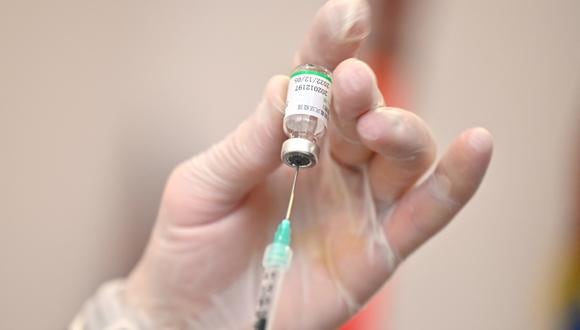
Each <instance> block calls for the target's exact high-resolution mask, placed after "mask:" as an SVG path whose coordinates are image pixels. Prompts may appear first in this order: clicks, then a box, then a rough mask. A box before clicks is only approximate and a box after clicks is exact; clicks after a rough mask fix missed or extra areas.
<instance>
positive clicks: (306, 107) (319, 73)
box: [281, 64, 332, 167]
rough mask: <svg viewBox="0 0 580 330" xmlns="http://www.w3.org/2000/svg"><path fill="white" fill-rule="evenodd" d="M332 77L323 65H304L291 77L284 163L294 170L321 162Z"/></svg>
mask: <svg viewBox="0 0 580 330" xmlns="http://www.w3.org/2000/svg"><path fill="white" fill-rule="evenodd" d="M331 86H332V74H331V72H330V71H329V70H327V69H326V68H324V67H322V66H318V65H314V64H303V65H300V66H298V67H297V68H296V69H295V70H294V71H293V72H292V74H291V75H290V82H289V84H288V95H287V97H286V108H285V110H284V132H285V133H286V135H287V136H288V139H287V140H286V141H285V142H284V144H283V145H282V152H281V157H282V161H283V162H284V163H286V164H287V165H288V166H291V167H312V166H314V165H316V163H317V162H318V156H319V154H320V148H319V146H318V142H319V141H320V139H321V138H322V136H324V133H325V132H326V126H327V123H328V116H329V112H330V97H331V95H330V91H331Z"/></svg>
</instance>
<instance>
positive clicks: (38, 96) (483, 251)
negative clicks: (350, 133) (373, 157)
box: [0, 0, 580, 330]
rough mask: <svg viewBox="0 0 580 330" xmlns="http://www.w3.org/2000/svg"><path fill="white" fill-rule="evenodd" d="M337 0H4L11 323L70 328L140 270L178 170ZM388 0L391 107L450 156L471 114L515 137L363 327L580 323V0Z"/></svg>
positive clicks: (379, 25) (2, 238)
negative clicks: (108, 290) (167, 185)
mask: <svg viewBox="0 0 580 330" xmlns="http://www.w3.org/2000/svg"><path fill="white" fill-rule="evenodd" d="M323 2H324V1H321V0H317V1H265V0H247V1H243V2H242V1H233V0H230V1H203V2H202V1H185V0H181V1H178V0H169V1H135V0H125V1H72V0H55V1H50V2H48V1H40V0H21V1H8V0H0V150H2V153H1V155H0V160H1V161H0V169H1V171H0V223H1V226H0V260H2V262H1V265H0V280H1V281H0V311H2V312H1V314H2V317H0V329H62V328H64V327H65V326H66V325H67V324H68V322H69V321H70V320H71V319H72V317H73V316H74V314H75V313H76V312H77V311H78V309H79V308H80V306H81V304H82V302H83V301H84V300H85V299H87V298H88V297H90V296H91V295H92V294H93V293H94V290H95V289H96V288H97V287H98V285H99V284H100V283H102V282H104V281H106V280H108V279H112V278H115V277H120V276H124V275H126V274H127V272H128V271H129V270H130V269H131V267H132V266H133V265H134V263H135V262H136V260H137V258H138V257H139V255H140V253H141V251H142V249H143V247H144V245H145V243H146V239H147V236H148V233H149V231H150V229H151V225H152V223H153V221H154V219H155V216H156V210H157V207H158V201H159V198H160V195H161V192H162V188H163V185H164V181H165V178H166V177H167V175H168V173H169V172H170V171H171V169H172V168H173V166H174V165H175V164H177V163H178V162H180V161H181V160H183V159H185V158H188V157H190V156H192V155H193V154H195V153H198V152H200V151H201V150H203V149H205V148H207V147H208V146H210V145H211V144H212V143H215V142H216V141H218V140H219V139H221V138H222V137H223V136H224V135H226V133H227V132H229V131H230V130H232V129H233V128H234V127H235V126H236V125H237V124H238V123H239V122H240V121H241V120H242V119H243V118H245V117H246V116H247V115H248V114H250V113H251V112H252V111H253V109H254V107H255V106H256V105H257V103H258V101H259V98H260V95H261V91H262V86H263V84H264V83H265V82H266V80H267V79H268V78H269V77H270V76H272V75H274V74H277V73H288V72H289V71H290V70H291V67H290V64H291V60H292V56H293V53H294V50H295V49H296V48H297V47H298V45H299V44H300V42H301V39H302V36H303V35H304V33H305V31H306V30H307V28H308V24H307V23H308V22H310V20H311V19H312V17H313V15H314V13H315V12H316V9H317V8H318V7H319V6H320V5H321V4H322V3H323ZM372 5H373V16H374V25H375V32H374V34H373V35H372V36H371V38H370V39H369V40H370V41H369V44H368V45H367V47H366V48H365V50H364V51H363V52H362V53H361V57H363V58H365V59H367V60H368V61H369V62H370V63H371V64H372V65H373V66H374V67H375V69H376V70H377V74H378V75H379V78H380V81H381V86H382V88H383V90H384V92H385V94H386V95H387V103H388V104H391V105H399V106H405V107H406V108H409V109H412V110H413V111H416V112H417V113H419V114H420V115H421V116H423V117H424V118H425V119H426V121H427V122H428V123H429V124H430V125H431V127H432V129H433V132H434V135H435V137H436V139H437V141H438V143H439V147H440V150H441V151H442V150H444V149H445V148H446V146H447V145H449V143H450V142H451V140H452V139H453V137H455V136H456V135H457V134H458V133H459V132H460V131H461V130H463V129H464V128H467V127H471V126H483V127H486V128H488V129H489V130H490V131H491V132H492V133H493V134H494V136H495V145H496V149H495V153H494V158H493V160H492V163H491V167H490V170H489V172H488V174H487V177H486V180H484V183H483V185H482V187H481V188H480V190H479V192H478V193H477V194H476V196H475V197H474V199H473V201H472V202H471V203H470V204H469V205H468V206H467V207H466V208H465V209H464V210H463V211H462V212H461V213H460V214H459V216H458V217H457V218H456V220H455V221H454V222H453V223H452V224H451V225H450V226H448V227H447V228H446V229H444V230H443V232H442V233H441V234H440V235H438V236H437V237H436V238H434V239H432V240H431V241H429V242H428V243H427V244H426V245H425V246H424V247H422V248H421V249H420V250H419V251H418V252H416V253H415V255H413V256H412V257H411V258H409V259H408V260H407V261H406V262H405V263H404V264H403V265H402V266H401V268H400V269H399V271H398V272H397V273H396V275H395V276H394V278H393V280H392V281H391V282H390V284H389V285H387V287H386V288H385V290H384V292H382V293H381V294H380V295H379V296H378V297H377V299H376V300H375V301H374V302H373V303H372V304H371V305H369V307H368V308H367V309H366V310H365V311H363V315H362V316H359V317H358V319H357V320H354V321H352V322H351V324H350V325H349V326H347V327H348V328H349V329H401V330H419V329H482V330H483V329H506V330H507V329H577V328H573V326H572V325H571V321H570V320H571V318H572V317H573V316H572V315H573V312H572V311H573V309H574V306H576V307H575V308H578V306H579V304H580V303H579V302H578V301H579V300H580V295H579V294H578V292H580V291H578V288H579V287H580V285H579V282H580V253H579V252H580V243H579V242H580V210H579V209H580V208H579V207H578V204H579V203H580V189H578V187H580V175H579V174H578V173H580V147H579V146H580V134H579V130H578V125H579V124H580V33H579V31H580V2H578V1H575V0H559V1H549V0H509V1H505V0H488V1H459V0H440V1H410V0H409V1H394V0H389V1H387V0H385V1H379V0H373V2H372ZM228 101H229V102H228ZM575 208H576V211H575ZM575 212H576V213H575ZM574 271H575V272H576V275H574ZM575 290H576V291H575ZM347 327H345V328H347Z"/></svg>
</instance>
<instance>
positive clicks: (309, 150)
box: [280, 138, 320, 167]
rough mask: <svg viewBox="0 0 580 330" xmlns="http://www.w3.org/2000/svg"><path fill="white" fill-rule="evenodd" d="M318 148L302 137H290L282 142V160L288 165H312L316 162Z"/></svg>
mask: <svg viewBox="0 0 580 330" xmlns="http://www.w3.org/2000/svg"><path fill="white" fill-rule="evenodd" d="M319 153H320V149H319V148H318V146H317V145H316V143H314V141H310V140H308V139H304V138H290V139H288V140H286V141H284V144H282V153H281V155H280V156H281V157H282V161H283V162H284V163H285V164H286V165H288V166H290V167H312V166H314V165H316V163H317V162H318V155H319Z"/></svg>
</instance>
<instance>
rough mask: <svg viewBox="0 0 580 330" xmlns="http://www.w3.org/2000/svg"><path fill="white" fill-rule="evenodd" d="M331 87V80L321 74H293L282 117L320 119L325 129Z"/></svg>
mask: <svg viewBox="0 0 580 330" xmlns="http://www.w3.org/2000/svg"><path fill="white" fill-rule="evenodd" d="M331 85H332V78H330V76H328V75H327V74H325V73H322V72H318V71H313V70H302V71H298V72H295V73H293V74H292V76H290V83H289V86H288V96H287V97H286V110H285V111H284V116H285V117H287V116H291V115H296V114H303V115H310V116H314V117H317V118H319V119H321V120H322V122H323V124H324V127H326V122H327V120H328V111H329V103H330V86H331Z"/></svg>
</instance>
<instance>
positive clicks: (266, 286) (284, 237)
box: [255, 167, 299, 330]
mask: <svg viewBox="0 0 580 330" xmlns="http://www.w3.org/2000/svg"><path fill="white" fill-rule="evenodd" d="M298 169H299V168H298V167H296V173H295V174H294V180H293V182H292V189H291V191H290V199H289V201H288V209H287V210H286V218H285V219H284V220H282V221H281V222H280V224H279V225H278V228H277V229H276V233H275V234H274V240H273V241H272V243H271V244H270V245H268V247H266V251H265V252H264V258H263V259H262V266H264V274H263V275H262V282H261V284H260V292H259V294H258V306H257V308H256V318H257V320H256V324H255V329H256V330H266V329H270V328H271V327H272V322H270V318H271V316H273V315H274V313H275V307H276V302H277V297H278V293H279V290H280V286H281V283H282V280H283V278H284V274H285V273H286V271H287V270H288V268H290V263H291V262H292V249H291V248H290V241H291V236H292V227H291V224H290V215H291V213H292V205H293V204H294V189H295V188H296V181H297V179H298Z"/></svg>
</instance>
